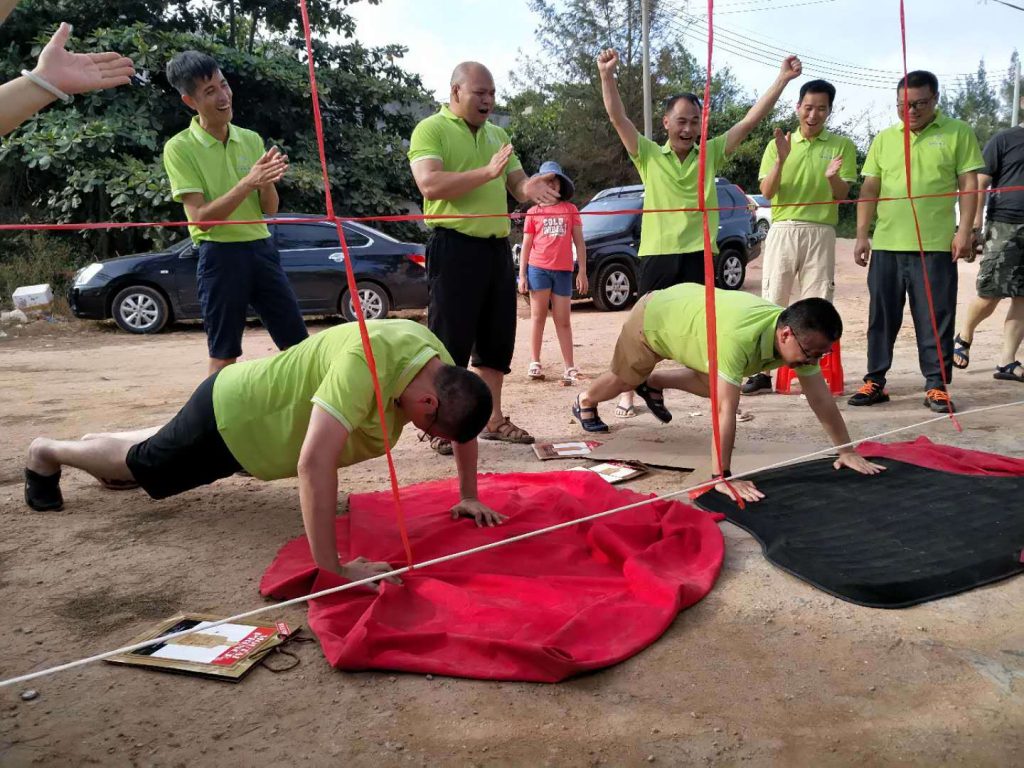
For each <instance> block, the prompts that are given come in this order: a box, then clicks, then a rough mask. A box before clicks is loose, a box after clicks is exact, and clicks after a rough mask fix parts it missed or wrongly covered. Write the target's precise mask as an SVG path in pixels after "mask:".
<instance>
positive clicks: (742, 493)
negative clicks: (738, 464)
mask: <svg viewBox="0 0 1024 768" xmlns="http://www.w3.org/2000/svg"><path fill="white" fill-rule="evenodd" d="M730 488H731V489H732V492H730V490H729V489H730ZM715 490H716V491H718V492H719V493H724V494H725V495H726V496H728V497H729V498H730V499H732V500H733V501H738V499H737V498H736V496H737V494H738V495H739V497H740V498H741V499H743V500H744V501H760V500H761V499H763V498H764V494H763V493H761V492H760V491H759V490H757V486H756V485H754V484H753V483H752V482H751V481H750V480H730V481H729V483H728V484H726V483H719V484H718V485H716V486H715Z"/></svg>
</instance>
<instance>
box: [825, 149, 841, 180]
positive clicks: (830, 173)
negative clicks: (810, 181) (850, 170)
mask: <svg viewBox="0 0 1024 768" xmlns="http://www.w3.org/2000/svg"><path fill="white" fill-rule="evenodd" d="M842 167H843V156H842V155H836V156H835V157H833V158H832V162H830V163H829V164H828V168H826V169H825V178H826V179H834V178H835V176H836V174H837V173H839V169H840V168H842Z"/></svg>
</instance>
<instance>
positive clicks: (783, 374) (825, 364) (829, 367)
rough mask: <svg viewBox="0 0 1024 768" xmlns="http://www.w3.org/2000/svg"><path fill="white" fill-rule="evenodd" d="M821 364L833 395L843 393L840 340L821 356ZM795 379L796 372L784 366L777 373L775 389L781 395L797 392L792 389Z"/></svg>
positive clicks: (822, 373)
mask: <svg viewBox="0 0 1024 768" xmlns="http://www.w3.org/2000/svg"><path fill="white" fill-rule="evenodd" d="M819 365H820V366H821V375H822V376H824V377H825V383H826V384H827V385H828V389H829V392H831V393H832V395H833V396H836V395H841V394H843V354H842V351H841V350H840V347H839V342H838V341H837V342H836V343H835V344H833V345H832V349H830V350H829V351H828V352H827V353H826V354H825V355H824V357H822V358H821V362H820V363H819ZM794 380H796V372H795V371H794V370H793V369H792V368H790V367H789V366H788V365H784V366H782V367H781V368H779V370H778V372H777V373H776V374H775V391H776V392H778V393H779V394H780V395H792V394H795V393H794V392H793V389H792V384H793V381H794Z"/></svg>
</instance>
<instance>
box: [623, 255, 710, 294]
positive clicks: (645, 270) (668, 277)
mask: <svg viewBox="0 0 1024 768" xmlns="http://www.w3.org/2000/svg"><path fill="white" fill-rule="evenodd" d="M638 282H639V284H640V285H639V291H638V293H639V294H640V295H641V296H643V295H644V294H645V293H650V292H651V291H660V290H662V289H663V288H671V287H672V286H673V285H679V284H680V283H700V284H701V285H704V252H703V251H693V252H691V253H665V254H659V255H658V256H644V257H643V258H641V259H640V279H639V280H638Z"/></svg>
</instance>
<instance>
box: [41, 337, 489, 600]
mask: <svg viewBox="0 0 1024 768" xmlns="http://www.w3.org/2000/svg"><path fill="white" fill-rule="evenodd" d="M366 326H367V330H368V331H369V335H370V343H371V344H372V346H373V352H374V358H375V360H376V365H377V376H378V379H379V381H380V388H381V393H382V395H383V405H384V417H385V421H386V423H387V426H388V429H387V433H388V434H387V440H388V443H389V444H390V445H394V444H395V443H396V442H397V441H398V439H399V438H400V437H401V435H402V429H403V427H404V426H405V425H406V424H408V423H409V422H412V423H413V424H414V425H415V426H416V428H417V429H420V430H423V432H424V434H426V435H428V436H431V437H443V438H444V439H446V440H451V441H452V442H453V444H454V451H455V461H456V465H457V467H458V474H459V498H460V501H459V503H458V504H456V505H454V506H453V507H452V509H451V514H452V517H453V518H458V517H463V516H464V517H471V518H473V519H474V520H475V521H476V523H477V525H496V524H498V523H501V522H502V520H503V517H502V516H501V515H499V514H498V513H497V512H495V511H493V510H491V509H489V508H488V507H486V506H484V505H483V504H482V503H481V502H480V501H479V500H478V499H477V485H476V468H477V444H476V436H477V435H478V434H479V433H480V430H481V429H483V427H484V425H485V424H486V423H487V418H488V417H489V416H490V413H491V394H490V390H489V389H488V388H487V385H486V384H485V383H484V381H483V380H482V379H481V378H480V377H479V376H477V375H476V374H475V373H472V372H470V371H467V370H466V369H465V368H459V367H456V366H455V365H454V364H453V362H452V358H451V356H450V355H449V354H448V351H447V350H446V349H445V348H444V346H443V345H442V344H441V342H440V341H439V340H438V338H437V337H436V336H435V335H434V334H433V333H431V332H430V331H429V330H427V329H426V328H425V327H423V326H422V325H420V324H419V323H415V322H412V321H411V320H372V321H369V322H367V324H366ZM384 438H385V436H384V434H383V433H382V431H381V424H380V420H379V416H378V411H377V398H376V395H375V392H374V386H373V377H372V375H371V373H370V370H369V367H368V365H367V360H366V356H365V354H364V352H363V346H362V342H361V340H360V336H359V327H358V326H357V325H356V324H355V323H349V324H347V325H342V326H338V327H336V328H331V329H329V330H326V331H323V332H321V333H318V334H316V336H313V337H312V338H309V339H307V340H306V341H304V342H302V343H301V344H297V345H295V346H293V347H290V348H289V349H287V350H286V351H284V352H281V353H280V354H278V355H274V356H273V357H265V358H261V359H259V360H250V361H247V362H243V363H238V364H236V365H231V366H228V367H227V368H224V369H223V370H221V371H218V372H217V373H215V374H214V375H213V376H211V377H210V378H208V379H207V380H206V381H204V382H203V383H202V384H200V385H199V387H198V388H197V389H196V391H195V392H194V393H193V394H192V396H191V397H190V398H189V400H188V402H187V403H186V404H185V405H184V406H183V407H182V409H181V410H180V411H178V413H177V415H176V416H174V418H172V419H171V420H170V421H169V422H168V423H167V424H166V425H164V426H162V427H156V428H151V429H144V430H138V431H136V432H115V433H103V434H95V435H87V436H86V437H85V438H83V439H82V440H50V439H48V438H43V437H40V438H36V439H35V440H34V441H32V445H31V446H30V447H29V451H28V459H27V461H26V466H25V501H26V503H27V504H28V505H29V506H30V507H31V508H32V509H35V510H37V511H51V510H58V509H60V508H61V507H62V506H63V504H64V498H63V496H62V494H61V490H60V475H61V467H62V466H69V467H75V468H76V469H81V470H83V471H85V472H88V473H89V474H91V475H92V476H93V477H96V478H97V479H99V480H100V481H101V482H103V483H104V484H106V485H111V484H113V483H117V484H120V485H121V487H124V486H125V485H127V484H129V483H131V484H137V485H139V486H141V487H142V489H143V490H145V491H146V493H148V494H149V495H150V496H151V497H152V498H154V499H164V498H167V497H169V496H174V495H176V494H179V493H184V492H185V491H188V490H191V489H193V488H198V487H200V486H203V485H206V484H208V483H212V482H215V481H216V480H220V479H222V478H225V477H229V476H231V475H233V474H234V473H236V472H238V471H239V470H243V469H244V470H246V471H247V472H248V473H249V474H251V475H252V476H253V477H256V478H259V479H260V480H278V479H282V478H288V477H297V478H298V480H299V507H300V509H301V511H302V522H303V524H304V525H305V529H306V536H307V538H308V539H309V546H310V550H311V551H312V554H313V559H314V560H315V561H316V564H317V565H318V566H319V567H320V568H321V569H323V570H327V571H332V572H334V573H337V574H339V575H340V576H342V577H344V578H347V579H350V580H353V581H354V580H357V579H360V578H365V577H367V576H371V575H374V574H376V573H383V572H385V571H388V570H391V567H390V566H389V565H388V564H387V563H373V562H369V561H367V560H364V559H363V558H356V559H355V560H351V561H349V562H347V563H341V562H339V559H338V549H337V545H336V542H335V538H334V518H335V516H336V515H337V513H338V469H339V468H340V467H348V466H351V465H353V464H358V463H359V462H362V461H367V460H369V459H372V458H375V457H377V456H381V455H383V453H384Z"/></svg>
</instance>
